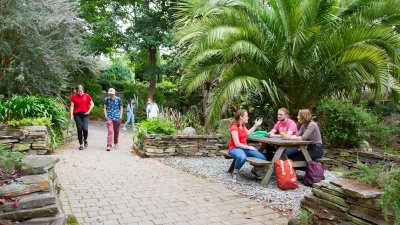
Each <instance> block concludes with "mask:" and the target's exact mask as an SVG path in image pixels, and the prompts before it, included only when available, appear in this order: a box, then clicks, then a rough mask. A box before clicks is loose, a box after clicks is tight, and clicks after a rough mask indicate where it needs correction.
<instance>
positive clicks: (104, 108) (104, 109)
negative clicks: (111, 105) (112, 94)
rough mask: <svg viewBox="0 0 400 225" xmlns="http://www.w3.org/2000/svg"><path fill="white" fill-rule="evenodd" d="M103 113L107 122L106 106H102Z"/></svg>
mask: <svg viewBox="0 0 400 225" xmlns="http://www.w3.org/2000/svg"><path fill="white" fill-rule="evenodd" d="M103 112H104V118H106V120H108V117H107V105H106V104H103Z"/></svg>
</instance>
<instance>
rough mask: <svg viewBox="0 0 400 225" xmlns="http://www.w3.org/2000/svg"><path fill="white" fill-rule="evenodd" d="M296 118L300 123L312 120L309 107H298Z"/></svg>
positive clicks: (307, 122)
mask: <svg viewBox="0 0 400 225" xmlns="http://www.w3.org/2000/svg"><path fill="white" fill-rule="evenodd" d="M297 119H298V121H299V123H301V124H305V125H307V124H309V123H310V122H311V120H312V113H311V111H310V110H309V109H300V110H299V113H298V114H297Z"/></svg>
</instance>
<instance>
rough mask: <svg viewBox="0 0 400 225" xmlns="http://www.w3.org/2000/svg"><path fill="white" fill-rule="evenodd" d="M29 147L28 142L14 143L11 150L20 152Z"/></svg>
mask: <svg viewBox="0 0 400 225" xmlns="http://www.w3.org/2000/svg"><path fill="white" fill-rule="evenodd" d="M29 149H31V145H30V144H22V143H15V144H14V148H13V151H17V152H22V151H27V150H29Z"/></svg>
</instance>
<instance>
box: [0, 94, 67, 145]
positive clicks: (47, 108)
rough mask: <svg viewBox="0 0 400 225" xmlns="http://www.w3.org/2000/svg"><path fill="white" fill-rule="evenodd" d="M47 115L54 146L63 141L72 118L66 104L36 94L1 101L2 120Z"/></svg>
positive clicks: (0, 119)
mask: <svg viewBox="0 0 400 225" xmlns="http://www.w3.org/2000/svg"><path fill="white" fill-rule="evenodd" d="M39 117H47V118H49V119H50V120H51V124H52V126H51V129H50V133H51V135H52V146H53V147H56V146H57V145H58V144H59V143H62V142H63V139H64V134H65V133H64V131H65V130H67V129H68V127H69V125H70V120H68V119H67V110H66V108H65V107H64V105H63V104H62V103H61V102H59V101H58V100H57V99H54V98H47V97H43V96H35V95H15V96H13V97H12V98H11V99H9V100H2V101H0V121H2V122H4V121H9V120H13V119H14V120H21V119H24V118H39Z"/></svg>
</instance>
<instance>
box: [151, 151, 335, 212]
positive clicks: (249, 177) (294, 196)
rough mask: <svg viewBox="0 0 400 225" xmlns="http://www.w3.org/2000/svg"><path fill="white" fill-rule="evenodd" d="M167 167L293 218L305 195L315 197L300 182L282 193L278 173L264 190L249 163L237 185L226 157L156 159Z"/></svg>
mask: <svg viewBox="0 0 400 225" xmlns="http://www.w3.org/2000/svg"><path fill="white" fill-rule="evenodd" d="M153 159H155V160H157V161H159V162H161V163H163V164H165V165H168V166H171V167H173V168H176V169H179V170H183V171H186V172H189V173H192V174H195V175H200V176H202V177H205V178H208V179H211V180H213V181H215V182H218V183H221V184H222V185H224V186H225V187H226V188H229V189H231V190H233V191H234V192H236V193H239V194H243V195H245V196H248V197H249V198H251V199H255V200H257V201H258V202H260V203H262V204H264V205H267V206H269V207H271V208H273V209H277V210H279V211H283V212H286V213H287V214H291V215H293V216H297V215H299V213H300V201H301V199H303V197H304V196H306V195H311V194H312V191H311V190H312V188H310V187H307V186H304V185H303V184H301V182H299V186H298V187H297V188H296V189H295V190H285V191H282V190H280V189H279V188H278V187H277V185H276V179H275V173H273V174H272V176H271V179H270V181H269V184H268V186H267V187H262V186H261V185H260V182H261V181H259V180H256V179H255V177H254V176H253V174H251V166H250V165H249V164H248V163H245V165H244V166H243V167H242V169H241V170H240V172H239V178H238V181H237V183H234V182H233V181H232V179H231V174H229V173H228V172H227V170H228V168H229V166H230V164H231V163H232V160H230V159H224V158H223V157H208V158H207V157H166V158H153ZM296 173H297V175H298V176H297V177H298V178H302V177H303V176H304V172H303V171H296ZM339 175H340V174H339V173H337V172H332V171H325V178H326V179H327V180H332V179H334V178H335V177H337V176H339Z"/></svg>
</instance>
